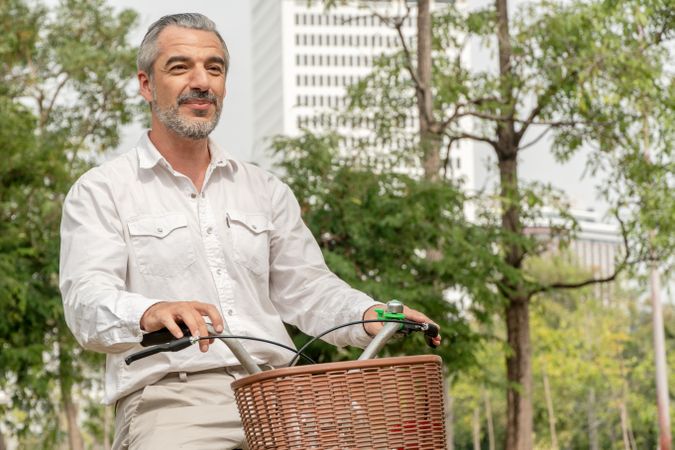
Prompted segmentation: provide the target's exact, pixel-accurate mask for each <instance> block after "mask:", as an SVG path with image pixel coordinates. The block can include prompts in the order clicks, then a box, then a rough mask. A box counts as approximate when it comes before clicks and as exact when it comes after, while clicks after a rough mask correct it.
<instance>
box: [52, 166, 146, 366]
mask: <svg viewBox="0 0 675 450" xmlns="http://www.w3.org/2000/svg"><path fill="white" fill-rule="evenodd" d="M127 261H128V247H127V244H126V242H125V239H124V231H123V228H122V223H121V221H120V218H119V215H118V214H117V210H116V207H115V203H114V201H113V197H112V195H111V191H110V186H109V183H108V182H107V180H106V179H105V178H104V177H103V176H102V175H100V174H98V173H97V171H96V169H94V170H93V171H90V172H88V173H87V174H85V175H84V176H83V177H82V178H81V179H80V180H78V182H76V183H75V185H73V187H72V188H71V190H70V192H69V193H68V195H67V196H66V200H65V202H64V206H63V216H62V219H61V254H60V268H59V284H60V288H61V294H62V297H63V307H64V311H65V318H66V323H67V324H68V327H69V328H70V330H71V331H72V333H73V335H74V336H75V338H76V339H77V341H78V342H79V343H80V345H82V346H83V347H84V348H86V349H89V350H94V351H99V352H106V353H117V352H123V351H126V350H128V349H130V348H131V347H133V346H134V344H136V343H138V342H140V341H141V338H142V336H143V333H142V331H141V329H140V319H141V316H142V315H143V313H144V312H145V310H146V309H147V308H149V307H150V306H152V305H153V304H155V303H157V302H158V301H159V300H156V299H149V298H147V297H144V296H142V295H139V294H134V293H130V292H126V291H125V285H126V284H125V277H126V272H127Z"/></svg>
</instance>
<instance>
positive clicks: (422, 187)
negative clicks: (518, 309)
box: [274, 133, 499, 370]
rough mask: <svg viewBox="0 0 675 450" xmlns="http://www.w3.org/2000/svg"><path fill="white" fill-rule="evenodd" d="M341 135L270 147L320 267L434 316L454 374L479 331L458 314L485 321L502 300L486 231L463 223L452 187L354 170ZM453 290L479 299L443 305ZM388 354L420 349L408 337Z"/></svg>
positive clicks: (465, 360)
mask: <svg viewBox="0 0 675 450" xmlns="http://www.w3.org/2000/svg"><path fill="white" fill-rule="evenodd" d="M338 140H339V136H337V135H327V136H316V135H313V134H311V133H306V134H304V135H302V136H300V137H298V138H278V139H277V140H276V141H275V143H274V145H275V148H276V150H277V152H280V153H282V155H283V158H281V161H282V162H281V163H280V164H281V167H282V168H283V170H284V173H285V179H286V181H287V182H288V183H289V184H290V186H291V188H292V189H293V191H294V193H295V195H296V196H297V198H298V200H299V202H300V205H301V208H302V211H303V218H304V220H305V222H306V223H307V225H308V226H309V228H310V229H311V230H312V232H313V233H314V235H315V237H316V238H317V240H318V242H319V245H320V246H321V249H322V250H323V254H324V256H325V259H326V262H327V264H328V265H329V267H330V268H331V269H332V270H333V271H334V272H335V273H336V274H337V275H338V276H340V277H341V278H342V279H344V280H345V281H347V282H348V283H349V284H350V285H352V286H353V287H355V288H357V289H359V290H362V291H364V292H366V293H368V294H370V295H371V296H373V297H374V298H376V299H380V300H382V301H387V300H389V299H392V298H396V299H399V300H401V301H403V302H404V303H405V304H406V305H408V306H410V307H412V308H417V309H420V310H423V311H425V312H426V313H427V314H428V315H429V316H430V317H433V318H435V319H437V320H438V321H439V322H440V324H441V326H442V328H443V334H444V342H443V344H442V348H441V350H440V352H441V354H442V355H443V356H444V357H445V360H446V361H449V362H451V363H450V368H451V369H453V370H457V369H458V368H461V367H465V366H467V365H468V364H470V363H471V362H472V360H473V357H472V354H473V351H474V347H475V344H476V336H474V335H473V334H472V333H470V332H469V329H468V328H467V326H466V322H465V320H464V317H463V316H464V315H465V314H467V313H470V314H472V315H474V316H476V317H481V318H488V317H491V313H490V312H489V311H491V309H492V308H494V307H497V306H498V305H499V302H498V301H497V300H496V295H495V292H494V290H493V289H491V288H490V286H491V284H490V280H491V279H493V277H494V276H495V274H496V270H495V268H496V265H497V264H499V262H498V258H497V256H496V254H495V252H494V250H493V249H492V248H491V247H490V245H489V243H490V242H491V240H492V239H493V237H492V236H490V234H489V233H490V230H486V229H483V228H481V227H477V226H474V225H472V224H470V223H468V222H467V221H466V220H465V219H464V214H463V208H464V201H465V198H464V195H463V194H462V193H461V192H460V191H459V190H457V189H456V188H454V187H453V186H452V185H448V184H442V183H433V182H427V181H423V180H422V181H420V180H415V179H414V178H412V177H410V176H408V175H404V174H396V173H390V172H377V171H373V170H372V168H368V167H364V166H363V165H362V166H360V167H355V166H354V165H353V164H351V163H350V161H348V160H345V159H344V158H341V157H340V156H339V152H338V151H337V148H338ZM431 253H435V254H438V257H429V255H430V254H431ZM450 289H461V291H462V292H463V293H464V295H465V297H466V298H469V297H470V298H481V300H482V301H481V302H471V303H467V305H466V308H464V309H463V308H460V305H459V304H453V303H449V302H447V301H445V296H446V295H447V291H448V290H450ZM322 351H324V352H329V351H330V350H328V349H327V348H326V347H324V348H323V350H322ZM389 351H391V352H395V353H398V352H402V351H403V352H411V353H414V352H416V351H418V352H425V351H426V350H424V349H423V348H419V342H418V346H417V347H416V346H413V345H411V343H410V342H406V344H405V345H404V346H403V347H401V346H395V345H393V346H390V348H389ZM336 357H337V356H336V355H331V354H330V353H329V354H326V353H324V354H322V355H320V356H319V358H320V359H322V360H323V359H328V358H336Z"/></svg>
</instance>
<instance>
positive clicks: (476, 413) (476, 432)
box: [473, 407, 480, 450]
mask: <svg viewBox="0 0 675 450" xmlns="http://www.w3.org/2000/svg"><path fill="white" fill-rule="evenodd" d="M473 450H480V408H478V407H476V408H475V409H474V410H473Z"/></svg>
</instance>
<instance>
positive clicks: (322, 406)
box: [126, 300, 446, 450]
mask: <svg viewBox="0 0 675 450" xmlns="http://www.w3.org/2000/svg"><path fill="white" fill-rule="evenodd" d="M402 311H403V304H402V303H401V302H398V301H396V300H394V301H391V302H389V303H388V304H387V310H386V311H384V310H378V319H376V320H372V321H355V322H350V323H347V324H343V325H340V326H338V327H333V328H331V329H329V330H326V331H325V332H324V333H321V334H320V335H319V336H316V337H314V338H312V339H311V340H310V341H309V342H308V343H307V344H305V345H304V346H302V347H301V348H300V349H298V350H296V349H294V348H291V347H287V346H285V345H283V344H279V343H276V342H272V341H268V340H265V339H261V338H255V337H250V336H233V335H229V334H216V333H215V332H214V330H213V329H212V328H211V329H210V330H209V336H205V337H193V336H189V331H188V330H187V327H184V328H183V331H184V333H185V334H186V335H185V336H184V337H183V338H181V339H175V338H174V337H173V335H171V333H170V332H169V331H168V330H166V329H164V330H160V331H156V332H153V333H148V334H147V335H145V337H144V338H143V342H142V343H141V345H143V346H144V347H147V348H146V349H144V350H141V351H139V352H137V353H134V354H132V355H130V356H128V357H127V358H126V362H127V364H131V363H133V362H134V361H137V360H139V359H142V358H145V357H148V356H150V355H153V354H156V353H159V352H163V351H180V350H182V349H184V348H187V347H189V346H190V345H192V344H194V343H196V342H198V341H199V340H201V339H221V340H222V341H223V342H225V344H226V345H228V347H229V348H230V350H231V351H232V353H233V354H234V355H235V356H236V357H237V359H238V360H239V362H240V363H241V365H242V366H243V367H244V368H245V369H246V370H247V371H248V372H249V374H250V375H248V376H246V377H244V378H241V379H238V380H236V381H234V382H233V383H232V388H233V390H234V393H235V399H236V402H237V408H238V409H239V413H240V416H241V420H242V425H243V427H244V433H245V435H246V440H247V443H248V446H249V448H250V449H251V450H258V449H303V450H304V449H310V448H312V449H318V448H340V449H342V448H356V449H364V448H387V449H439V448H446V429H445V420H444V398H445V396H444V388H443V377H442V370H441V367H442V361H441V358H440V357H439V356H433V355H422V356H419V355H418V356H405V357H394V358H379V359H373V358H374V357H375V356H376V355H377V354H378V353H379V351H380V350H381V349H382V348H383V347H384V345H385V344H386V342H387V341H388V340H389V339H390V338H391V337H392V336H394V335H395V334H403V335H407V334H410V333H412V332H416V331H420V332H424V333H425V336H426V338H427V343H428V344H429V345H432V343H431V339H432V338H433V337H435V336H437V335H438V327H436V325H434V324H424V323H417V322H410V321H406V320H405V316H404V315H403V314H402ZM367 322H384V327H383V328H382V329H381V330H380V332H379V333H378V334H377V335H376V336H375V337H374V338H373V340H372V341H371V343H370V344H369V345H368V346H367V347H366V348H365V349H364V351H363V352H362V354H361V356H360V357H359V358H358V360H356V361H346V362H338V363H322V364H316V363H314V361H312V360H311V359H310V358H309V357H307V356H306V355H305V354H304V350H305V349H306V348H307V347H308V346H309V345H310V344H311V343H312V342H314V341H315V340H316V339H319V338H321V337H322V336H324V335H325V334H328V333H330V332H332V331H335V330H336V329H337V328H340V327H343V326H352V325H357V324H359V325H360V324H363V323H367ZM226 331H227V330H226ZM245 339H251V340H258V341H263V342H267V343H269V344H271V345H278V346H281V347H283V348H286V349H287V350H289V351H290V352H293V354H294V356H293V358H292V359H291V360H290V361H289V363H288V366H287V367H282V368H276V369H272V370H268V371H264V372H263V371H261V369H260V368H259V367H258V366H257V365H256V363H255V362H254V361H253V359H252V358H251V357H250V355H248V353H247V352H246V350H245V349H244V347H243V346H242V345H241V343H240V342H239V341H240V340H245ZM300 358H304V359H306V360H308V361H310V363H311V364H310V365H304V366H296V365H295V364H296V363H297V362H298V360H299V359H300ZM374 387H377V388H374Z"/></svg>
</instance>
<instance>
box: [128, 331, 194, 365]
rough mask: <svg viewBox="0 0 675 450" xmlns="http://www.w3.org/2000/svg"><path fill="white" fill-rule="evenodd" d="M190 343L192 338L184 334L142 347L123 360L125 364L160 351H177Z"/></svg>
mask: <svg viewBox="0 0 675 450" xmlns="http://www.w3.org/2000/svg"><path fill="white" fill-rule="evenodd" d="M191 345H192V340H191V339H190V336H185V337H183V338H180V339H176V340H175V341H171V342H167V343H164V344H160V345H155V346H154V347H150V348H146V349H143V350H141V351H139V352H136V353H132V354H131V355H129V356H127V357H126V358H124V362H125V363H127V366H128V365H130V364H131V363H132V362H134V361H138V360H139V359H143V358H147V357H148V356H152V355H156V354H157V353H161V352H177V351H180V350H183V349H184V348H187V347H189V346H191Z"/></svg>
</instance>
